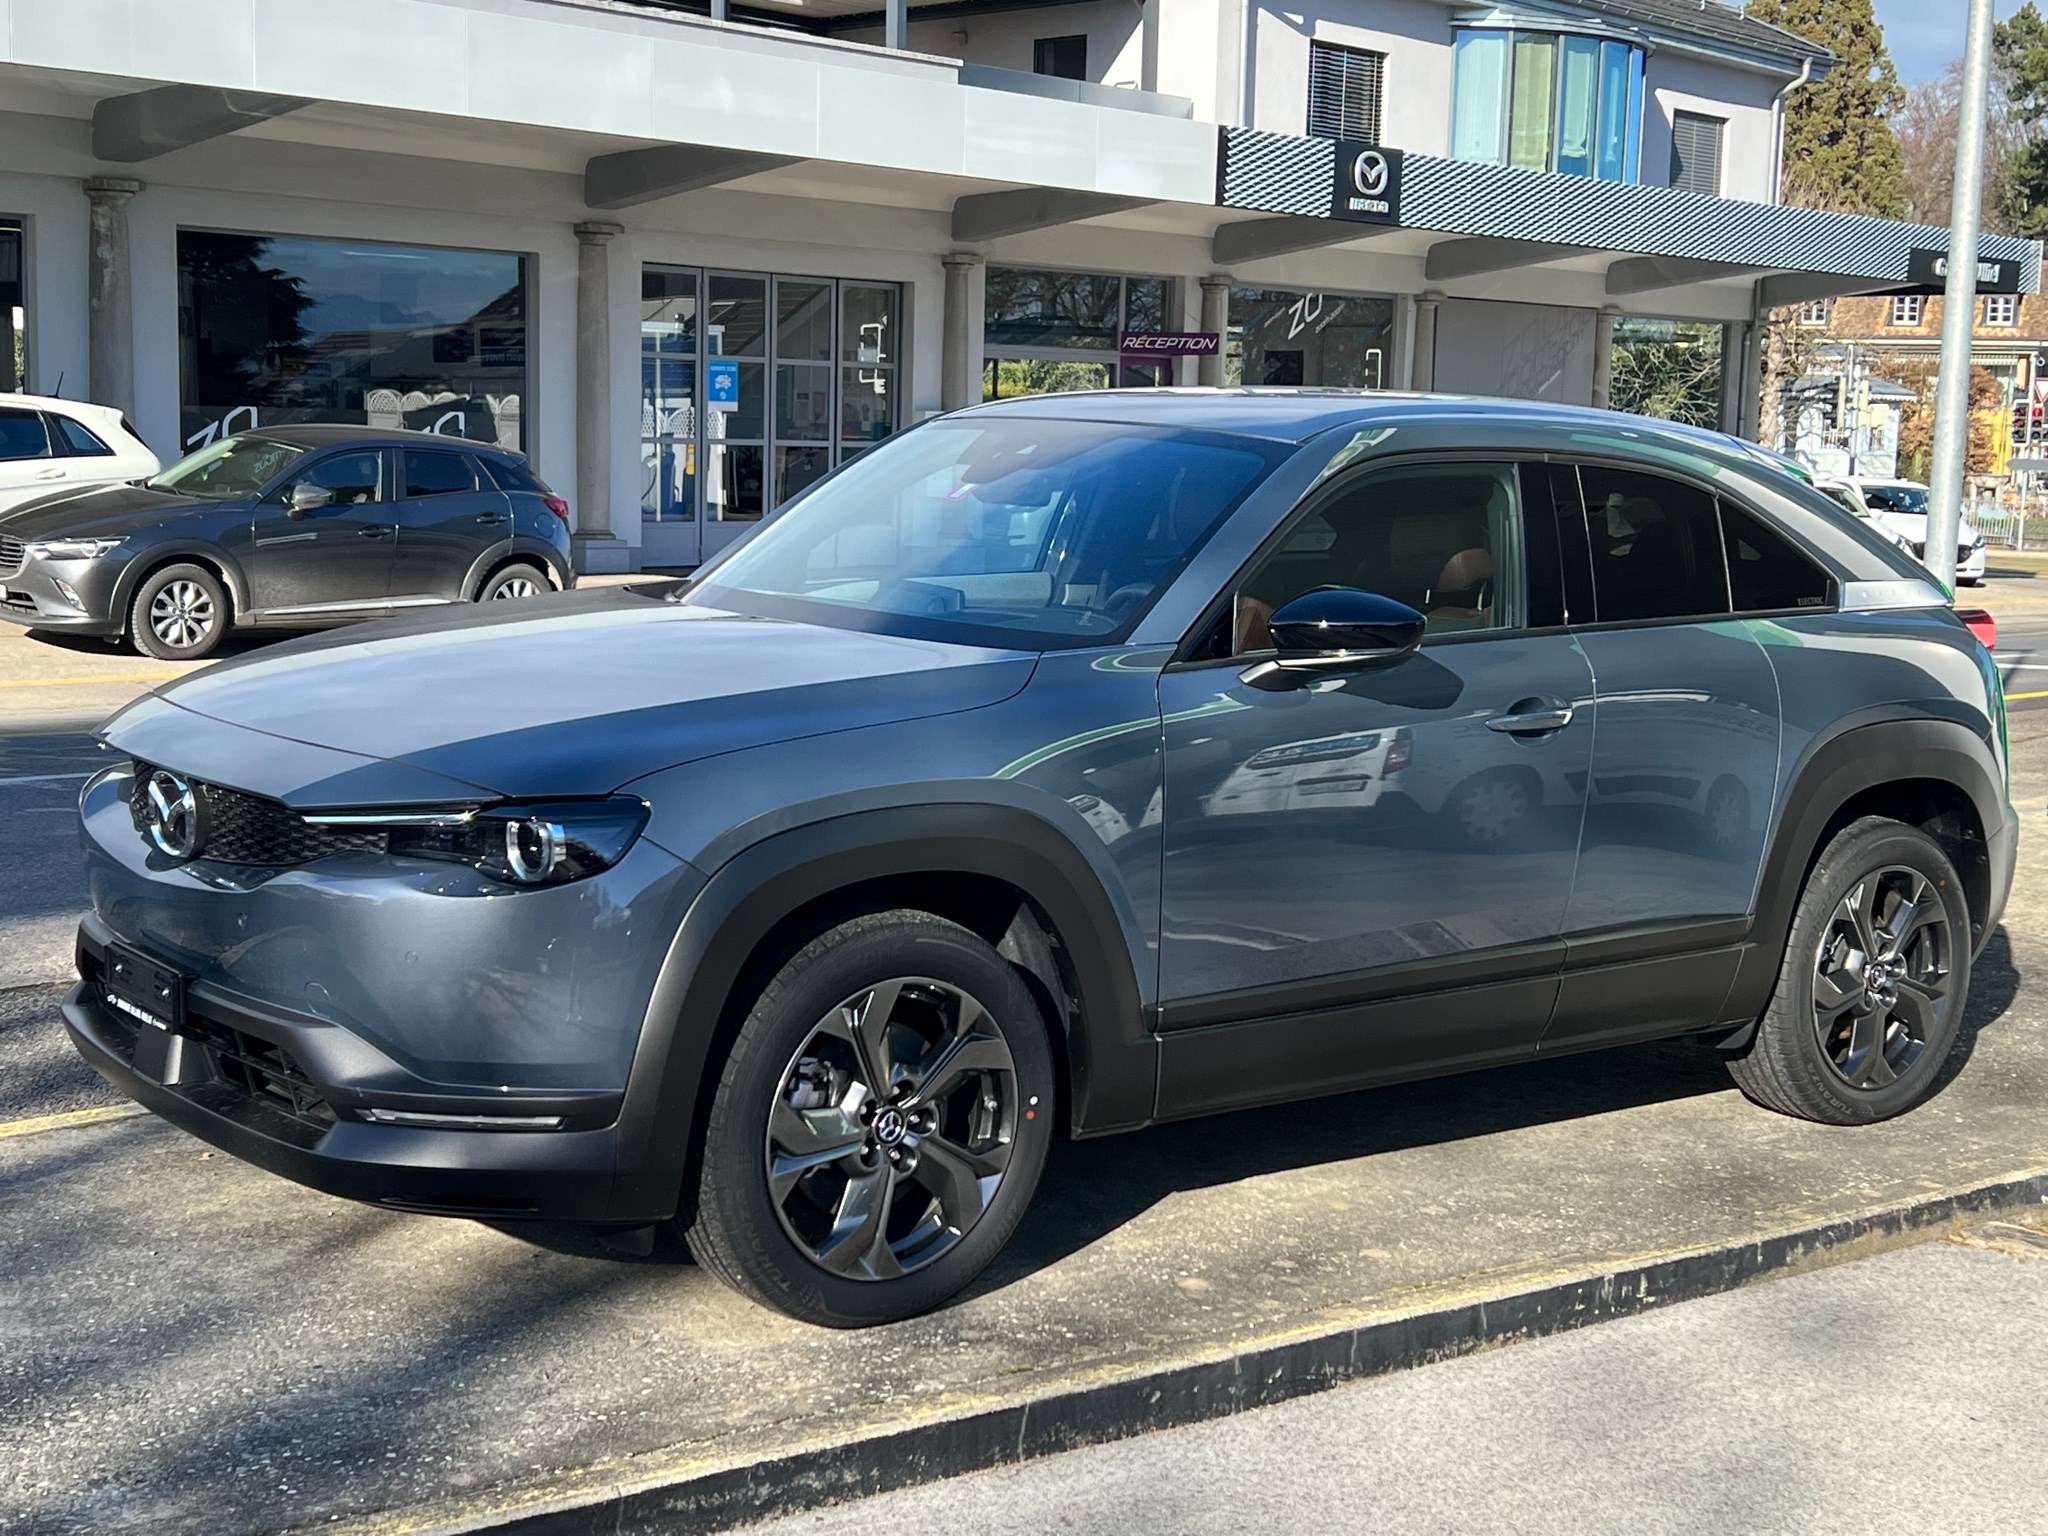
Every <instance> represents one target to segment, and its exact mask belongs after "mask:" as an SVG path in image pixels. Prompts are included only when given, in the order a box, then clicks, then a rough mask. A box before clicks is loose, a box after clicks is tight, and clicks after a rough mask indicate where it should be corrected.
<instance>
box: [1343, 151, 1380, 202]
mask: <svg viewBox="0 0 2048 1536" xmlns="http://www.w3.org/2000/svg"><path fill="white" fill-rule="evenodd" d="M1387 174H1388V171H1387V157H1386V156H1385V155H1383V154H1381V153H1380V152H1379V151H1378V150H1376V149H1368V150H1366V151H1365V152H1364V153H1362V154H1361V155H1359V157H1358V158H1357V159H1356V160H1354V161H1352V162H1351V185H1352V186H1354V187H1356V188H1358V195H1359V196H1360V197H1379V196H1382V195H1383V194H1384V193H1385V192H1386V190H1387Z"/></svg>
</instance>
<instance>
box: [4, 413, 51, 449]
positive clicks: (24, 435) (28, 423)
mask: <svg viewBox="0 0 2048 1536" xmlns="http://www.w3.org/2000/svg"><path fill="white" fill-rule="evenodd" d="M49 456H50V434H49V432H48V431H47V430H46V429H45V428H44V426H43V418H42V417H41V416H39V415H37V414H36V413H35V412H34V411H0V460H6V459H47V458H48V457H49Z"/></svg>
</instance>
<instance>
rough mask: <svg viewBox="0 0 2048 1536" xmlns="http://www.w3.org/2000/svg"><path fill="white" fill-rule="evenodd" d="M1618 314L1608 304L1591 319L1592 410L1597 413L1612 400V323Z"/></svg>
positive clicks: (1604, 408)
mask: <svg viewBox="0 0 2048 1536" xmlns="http://www.w3.org/2000/svg"><path fill="white" fill-rule="evenodd" d="M1620 314H1621V311H1620V310H1619V309H1616V308H1615V307H1614V306H1613V305H1612V304H1608V305H1604V306H1602V308H1601V310H1600V313H1599V314H1598V315H1596V316H1595V317H1594V319H1593V408H1594V409H1595V410H1599V411H1604V410H1606V409H1607V408H1608V404H1609V402H1611V401H1612V400H1613V399H1614V322H1615V320H1616V319H1617V318H1618V317H1619V316H1620Z"/></svg>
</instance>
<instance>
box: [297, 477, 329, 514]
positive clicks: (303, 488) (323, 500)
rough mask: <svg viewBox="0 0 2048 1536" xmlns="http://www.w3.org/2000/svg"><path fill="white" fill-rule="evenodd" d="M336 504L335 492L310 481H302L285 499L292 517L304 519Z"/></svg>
mask: <svg viewBox="0 0 2048 1536" xmlns="http://www.w3.org/2000/svg"><path fill="white" fill-rule="evenodd" d="M333 504H334V492H332V491H330V490H328V489H327V487H326V486H324V485H315V484H313V483H312V482H311V481H310V480H301V481H300V482H299V483H298V484H297V485H295V486H293V487H292V489H291V494H290V495H289V496H287V497H286V498H285V508H286V511H287V513H288V514H289V515H290V516H292V517H304V516H305V515H306V514H307V513H308V512H318V511H319V510H320V509H321V508H322V507H328V506H332V505H333Z"/></svg>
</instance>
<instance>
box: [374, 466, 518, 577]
mask: <svg viewBox="0 0 2048 1536" xmlns="http://www.w3.org/2000/svg"><path fill="white" fill-rule="evenodd" d="M398 460H399V477H398V478H399V489H400V491H401V495H400V496H399V498H398V502H397V504H396V505H395V506H394V507H393V509H392V514H393V517H392V520H393V521H394V522H395V523H396V524H397V525H398V536H397V546H396V549H395V551H394V553H393V556H392V561H391V589H390V590H391V600H392V602H393V603H395V604H401V605H403V604H407V603H414V602H420V601H426V602H451V603H452V602H460V601H462V600H463V599H464V598H466V597H467V596H468V595H469V592H468V582H469V574H470V572H471V571H473V570H475V569H476V567H477V564H478V562H479V561H480V560H481V559H482V558H483V557H484V556H485V555H487V554H489V553H490V551H491V549H492V548H493V546H495V545H499V544H504V543H507V542H508V541H509V540H510V539H511V537H512V508H511V504H510V503H508V502H507V501H506V500H505V493H504V492H502V491H500V490H499V489H498V488H497V486H496V485H494V484H493V483H492V482H491V481H490V480H489V479H488V478H486V477H484V476H483V475H482V474H481V472H480V471H479V470H478V469H477V465H476V461H475V460H474V459H472V458H471V457H470V456H469V455H468V454H466V453H462V452H459V451H457V450H454V449H448V448H412V447H407V448H404V449H402V450H400V451H399V453H398Z"/></svg>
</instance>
